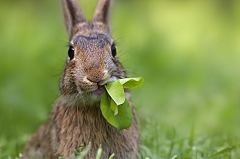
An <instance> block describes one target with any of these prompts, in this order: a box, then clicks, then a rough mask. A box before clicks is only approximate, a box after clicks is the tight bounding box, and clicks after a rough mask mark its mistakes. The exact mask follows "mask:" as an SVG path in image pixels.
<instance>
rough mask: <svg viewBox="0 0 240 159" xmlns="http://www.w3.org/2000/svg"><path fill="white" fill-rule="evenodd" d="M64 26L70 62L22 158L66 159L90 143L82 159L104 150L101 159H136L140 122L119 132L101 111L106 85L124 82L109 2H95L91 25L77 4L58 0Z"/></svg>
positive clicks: (75, 0)
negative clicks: (48, 111) (113, 33)
mask: <svg viewBox="0 0 240 159" xmlns="http://www.w3.org/2000/svg"><path fill="white" fill-rule="evenodd" d="M61 2H62V8H63V13H64V19H65V27H66V30H67V34H68V36H69V38H70V41H69V50H68V57H67V60H66V64H65V68H64V71H63V74H62V77H61V80H60V97H59V98H58V99H57V101H56V104H55V105H54V106H53V108H52V110H51V113H50V117H49V119H48V120H47V121H46V123H45V124H43V125H42V126H40V127H39V129H38V130H37V132H36V133H35V134H34V135H33V136H32V138H31V139H30V141H29V142H28V143H27V144H26V146H25V148H24V150H23V158H43V159H57V158H58V157H59V156H61V157H63V158H65V159H67V158H70V156H71V154H73V153H74V150H75V149H78V147H79V146H80V145H81V144H83V148H85V147H86V146H87V145H88V144H89V142H91V150H90V151H89V153H88V154H87V156H86V157H85V158H86V159H90V158H95V156H96V153H97V150H98V148H99V145H100V144H101V145H102V149H103V150H102V154H101V158H102V159H108V158H109V157H110V156H111V155H112V154H113V153H114V154H115V156H114V158H115V159H136V158H137V157H138V150H139V142H140V136H139V122H138V118H137V116H136V113H135V110H134V108H133V106H132V103H131V102H130V95H129V92H128V90H127V89H125V90H124V91H125V94H126V98H127V99H128V101H129V103H130V107H131V109H132V115H133V121H132V125H131V127H130V128H128V129H124V130H121V131H119V130H118V129H117V128H115V127H114V126H112V125H111V124H109V123H108V122H107V121H106V119H105V118H104V117H103V115H102V112H101V110H100V100H101V96H102V95H103V93H104V92H105V91H106V90H105V88H104V84H106V83H107V82H110V81H113V80H117V79H122V78H126V77H127V75H126V73H125V70H124V69H123V67H122V65H121V63H120V62H119V60H118V58H117V55H116V53H117V51H116V47H115V43H114V40H113V39H112V38H111V28H110V25H109V10H110V6H111V3H112V1H111V0H99V2H98V4H97V7H96V10H95V13H94V17H93V20H92V22H88V21H87V20H86V19H85V16H84V13H83V11H82V9H81V6H80V5H79V3H78V1H77V0H62V1H61Z"/></svg>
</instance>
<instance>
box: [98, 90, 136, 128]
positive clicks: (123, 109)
mask: <svg viewBox="0 0 240 159" xmlns="http://www.w3.org/2000/svg"><path fill="white" fill-rule="evenodd" d="M110 103H111V97H110V96H109V95H108V94H107V93H106V92H105V93H104V94H103V95H102V99H101V104H100V108H101V111H102V114H103V116H104V118H105V119H106V120H107V121H108V122H109V123H110V124H111V125H113V126H114V127H116V128H117V129H118V130H122V129H127V128H129V127H130V126H131V125H132V110H131V107H130V105H129V103H128V100H127V99H126V100H125V102H124V103H123V104H121V105H119V106H118V114H117V115H114V114H115V113H114V111H112V109H111V107H110Z"/></svg>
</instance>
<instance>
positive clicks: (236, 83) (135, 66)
mask: <svg viewBox="0 0 240 159" xmlns="http://www.w3.org/2000/svg"><path fill="white" fill-rule="evenodd" d="M79 1H80V3H81V5H82V8H83V10H84V12H85V15H86V17H87V19H89V20H91V19H92V16H93V12H94V9H95V7H96V4H97V0H79ZM111 20H112V30H113V38H114V39H115V40H116V43H117V50H118V53H117V54H118V56H119V58H120V61H121V62H122V64H123V66H124V68H125V69H126V70H127V72H128V74H129V76H130V77H138V76H142V77H144V78H145V84H144V85H143V86H142V87H140V88H137V89H134V90H131V92H132V100H133V103H134V105H135V108H136V111H137V115H138V117H139V119H140V121H141V123H142V124H141V134H142V144H143V146H144V147H145V148H149V149H150V150H151V146H152V147H154V144H156V142H154V141H155V140H156V138H157V137H158V136H161V134H162V133H164V132H167V131H171V130H174V133H176V134H177V135H178V137H179V138H185V137H187V136H188V135H189V134H191V133H193V132H194V134H196V136H201V135H203V134H211V135H212V136H214V135H215V134H222V135H225V134H228V135H229V136H238V135H239V134H240V125H239V123H240V1H237V0H212V1H207V0H205V1H199V0H187V1H185V0H179V1H176V0H166V1H165V0H139V1H137V0H116V1H115V3H114V5H113V8H112V18H111ZM67 44H68V37H67V34H66V32H65V28H64V23H63V16H62V11H61V6H60V0H55V1H49V0H41V1H40V0H8V1H4V0H1V1H0V158H6V157H9V156H11V157H15V156H17V155H18V154H19V153H20V152H21V151H22V149H23V147H24V144H25V143H26V142H27V141H28V140H29V138H30V136H31V134H32V133H34V132H35V131H36V130H37V128H38V127H39V125H41V124H42V123H44V122H45V121H46V120H47V118H48V115H49V112H50V110H51V107H52V105H53V104H54V101H55V100H56V99H57V98H58V96H59V92H58V85H59V79H60V76H61V73H62V70H63V68H64V63H65V58H66V56H67V49H68V48H67V47H66V46H67ZM157 144H158V143H157ZM160 144H161V143H160ZM157 146H158V145H155V147H157ZM156 153H157V152H156Z"/></svg>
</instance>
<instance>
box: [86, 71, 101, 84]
mask: <svg viewBox="0 0 240 159" xmlns="http://www.w3.org/2000/svg"><path fill="white" fill-rule="evenodd" d="M103 75H104V74H103V73H101V71H99V70H96V71H91V72H89V73H88V74H87V79H88V80H89V81H91V82H94V83H98V82H99V81H101V79H102V77H103Z"/></svg>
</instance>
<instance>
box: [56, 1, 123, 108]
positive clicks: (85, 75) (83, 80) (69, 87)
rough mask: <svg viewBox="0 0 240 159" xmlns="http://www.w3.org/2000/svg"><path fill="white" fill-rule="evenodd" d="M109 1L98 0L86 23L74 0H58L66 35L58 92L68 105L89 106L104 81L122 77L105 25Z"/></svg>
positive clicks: (113, 46)
mask: <svg viewBox="0 0 240 159" xmlns="http://www.w3.org/2000/svg"><path fill="white" fill-rule="evenodd" d="M110 5H111V0H100V1H99V2H98V5H97V8H96V10H95V13H94V18H93V21H92V22H87V21H86V19H85V17H84V14H83V12H82V10H81V7H80V5H79V3H78V2H77V0H62V6H63V12H64V18H65V26H66V29H67V33H68V36H69V38H70V42H69V50H68V57H67V61H66V65H65V69H64V72H63V75H62V78H61V83H60V93H61V97H62V99H63V101H64V102H65V103H66V104H69V105H73V106H75V105H80V104H86V105H89V104H90V105H91V104H94V103H95V102H97V101H99V100H100V98H101V95H102V94H103V93H104V91H105V89H104V86H103V85H104V84H106V83H107V82H109V81H112V80H116V79H120V78H125V77H126V74H125V72H124V69H123V68H122V66H121V64H120V62H119V61H118V58H117V56H116V48H115V44H114V41H113V39H112V38H111V31H110V26H109V8H110Z"/></svg>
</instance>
